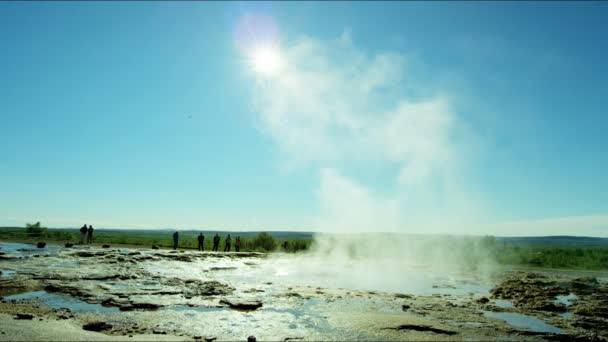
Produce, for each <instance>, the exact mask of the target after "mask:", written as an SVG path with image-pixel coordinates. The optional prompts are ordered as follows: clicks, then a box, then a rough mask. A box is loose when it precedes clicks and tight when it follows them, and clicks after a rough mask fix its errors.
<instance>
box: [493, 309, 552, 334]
mask: <svg viewBox="0 0 608 342" xmlns="http://www.w3.org/2000/svg"><path fill="white" fill-rule="evenodd" d="M482 312H483V314H484V316H486V317H489V318H496V319H500V320H503V321H505V322H506V323H507V324H509V325H511V326H514V327H518V328H525V329H527V330H530V331H534V332H541V333H554V334H563V333H564V331H563V330H562V329H560V328H558V327H555V326H552V325H550V324H547V323H545V322H544V321H542V320H540V319H538V318H536V317H533V316H528V315H522V314H518V313H514V312H493V311H482Z"/></svg>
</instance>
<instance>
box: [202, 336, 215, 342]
mask: <svg viewBox="0 0 608 342" xmlns="http://www.w3.org/2000/svg"><path fill="white" fill-rule="evenodd" d="M215 340H217V337H205V342H213V341H215Z"/></svg>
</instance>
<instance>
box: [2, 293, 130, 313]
mask: <svg viewBox="0 0 608 342" xmlns="http://www.w3.org/2000/svg"><path fill="white" fill-rule="evenodd" d="M4 299H5V300H17V299H39V300H41V301H43V302H44V303H45V304H46V305H48V306H49V307H51V308H54V309H59V308H68V309H70V310H72V311H75V312H83V311H97V312H104V313H111V312H118V311H119V309H118V308H117V307H105V306H102V305H101V304H90V303H87V302H84V301H82V300H79V299H76V298H74V297H70V296H66V295H60V294H55V293H48V292H46V291H34V292H27V293H22V294H18V295H13V296H6V297H4Z"/></svg>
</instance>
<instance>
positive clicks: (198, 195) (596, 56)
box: [0, 2, 608, 237]
mask: <svg viewBox="0 0 608 342" xmlns="http://www.w3.org/2000/svg"><path fill="white" fill-rule="evenodd" d="M0 28H1V29H0V44H1V45H2V50H3V53H2V54H0V74H1V75H3V76H2V77H0V89H2V91H1V92H0V128H1V134H0V156H2V157H1V158H0V193H1V194H2V196H0V226H22V225H24V224H25V222H35V221H41V222H42V223H43V224H44V225H47V226H50V227H75V226H80V225H82V224H83V223H88V224H93V225H94V226H96V227H121V228H159V227H172V228H186V229H196V228H204V229H213V230H284V231H287V230H293V231H323V232H375V231H377V232H379V231H382V232H384V231H388V232H402V233H408V234H419V233H424V234H453V235H460V234H463V235H476V234H492V235H500V236H544V235H579V236H581V235H584V236H601V237H608V181H607V180H606V175H608V153H606V151H607V150H608V134H606V131H607V129H608V115H607V113H606V105H605V103H606V101H605V99H606V98H608V82H606V75H608V42H607V41H606V39H605V34H606V32H608V3H603V2H581V3H574V2H542V3H534V2H523V3H517V2H515V3H512V2H460V3H443V2H420V3H413V2H385V3H375V2H374V3H371V2H370V3H367V2H353V3H349V2H335V3H321V2H288V3H276V2H273V3H264V2H250V3H247V2H217V3H209V2H182V3H168V2H131V3H114V2H96V3H84V2H48V3H46V2H2V3H0Z"/></svg>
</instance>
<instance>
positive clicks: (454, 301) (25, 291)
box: [0, 244, 608, 341]
mask: <svg viewBox="0 0 608 342" xmlns="http://www.w3.org/2000/svg"><path fill="white" fill-rule="evenodd" d="M6 246H7V245H6V244H5V248H3V249H0V270H2V272H3V273H2V275H0V296H2V300H1V301H0V340H190V341H192V340H194V341H197V340H200V341H203V340H206V341H213V340H218V341H221V340H231V341H234V340H242V341H245V340H247V339H248V337H252V336H255V338H256V339H257V340H260V341H262V340H272V341H290V340H293V341H298V340H314V341H318V340H470V339H473V340H501V339H502V340H526V341H527V340H606V339H607V336H608V309H607V308H608V286H607V284H606V283H605V282H603V281H598V280H597V279H596V278H594V277H586V278H584V277H576V276H571V275H563V274H540V273H531V272H507V273H505V274H502V275H501V276H500V277H498V278H497V279H496V280H495V282H494V284H493V288H492V290H491V291H490V292H488V293H468V294H464V295H456V294H451V293H450V291H442V288H441V287H442V285H441V284H439V285H437V286H435V287H436V289H433V290H436V292H437V293H433V294H429V295H414V294H407V293H389V292H377V291H360V290H353V289H345V288H333V287H318V286H303V285H296V284H288V283H276V282H272V281H265V279H260V278H257V279H256V280H255V281H252V280H251V279H247V278H243V277H239V276H240V275H241V274H244V273H246V271H247V270H250V269H255V268H258V267H260V266H261V265H264V263H266V262H268V261H267V259H268V257H267V255H265V254H260V253H213V252H204V253H201V252H192V251H171V250H152V249H139V250H138V249H118V248H97V247H79V246H75V247H71V248H63V247H61V248H54V249H53V248H51V247H49V246H47V247H46V249H43V250H36V248H35V247H36V246H33V247H32V250H28V249H27V248H26V249H25V250H18V249H15V248H13V249H10V248H8V247H6ZM405 276H406V275H405ZM535 322H536V323H535ZM534 324H536V325H534Z"/></svg>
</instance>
